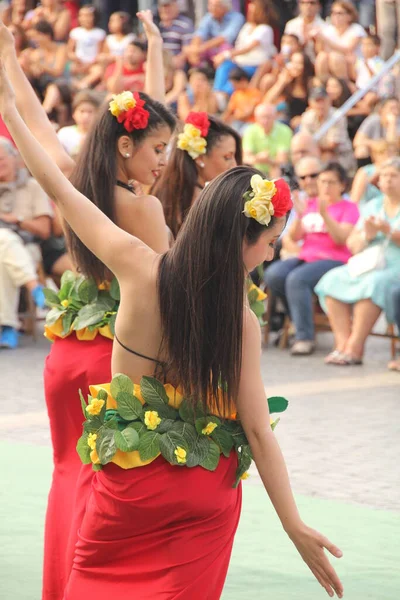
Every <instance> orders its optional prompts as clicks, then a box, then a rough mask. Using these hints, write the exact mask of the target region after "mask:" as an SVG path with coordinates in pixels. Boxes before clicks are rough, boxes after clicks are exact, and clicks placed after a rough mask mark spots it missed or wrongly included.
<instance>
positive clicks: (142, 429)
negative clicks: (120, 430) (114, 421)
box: [127, 421, 149, 437]
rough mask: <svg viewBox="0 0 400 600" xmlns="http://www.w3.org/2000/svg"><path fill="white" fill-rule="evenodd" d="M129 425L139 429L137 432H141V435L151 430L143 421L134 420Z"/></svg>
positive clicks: (136, 429)
mask: <svg viewBox="0 0 400 600" xmlns="http://www.w3.org/2000/svg"><path fill="white" fill-rule="evenodd" d="M127 427H128V428H130V427H132V429H134V430H135V431H137V433H138V434H139V437H141V436H142V435H144V434H145V433H147V432H148V431H149V430H148V429H147V427H146V425H145V424H144V423H142V422H141V421H134V422H133V423H129V425H128V426H127Z"/></svg>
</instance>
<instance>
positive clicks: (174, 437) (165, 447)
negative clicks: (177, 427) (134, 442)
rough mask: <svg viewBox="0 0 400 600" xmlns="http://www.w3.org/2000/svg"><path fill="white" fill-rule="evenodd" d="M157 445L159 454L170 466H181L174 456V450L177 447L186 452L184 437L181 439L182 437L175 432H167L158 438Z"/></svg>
mask: <svg viewBox="0 0 400 600" xmlns="http://www.w3.org/2000/svg"><path fill="white" fill-rule="evenodd" d="M159 444H160V452H161V454H162V455H163V457H164V458H165V460H166V461H168V462H169V463H171V464H172V465H178V464H183V463H178V461H177V460H176V456H175V450H176V448H177V447H178V446H180V447H181V448H183V449H184V450H186V451H187V450H188V447H187V443H186V440H185V438H184V437H182V435H180V434H179V433H177V432H176V431H168V432H167V433H164V434H163V435H161V436H160V439H159Z"/></svg>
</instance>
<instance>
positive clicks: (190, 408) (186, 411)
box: [179, 399, 206, 423]
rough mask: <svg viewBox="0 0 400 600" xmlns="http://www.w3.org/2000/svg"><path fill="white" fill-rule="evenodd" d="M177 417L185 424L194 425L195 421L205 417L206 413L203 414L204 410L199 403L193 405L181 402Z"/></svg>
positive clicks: (187, 401) (186, 401)
mask: <svg viewBox="0 0 400 600" xmlns="http://www.w3.org/2000/svg"><path fill="white" fill-rule="evenodd" d="M179 416H180V418H181V419H182V421H186V422H187V423H194V422H195V421H196V419H200V418H201V417H205V416H206V413H205V412H204V408H203V406H202V404H201V403H200V402H197V404H194V403H193V402H190V401H189V400H186V399H185V400H183V401H182V403H181V405H180V407H179Z"/></svg>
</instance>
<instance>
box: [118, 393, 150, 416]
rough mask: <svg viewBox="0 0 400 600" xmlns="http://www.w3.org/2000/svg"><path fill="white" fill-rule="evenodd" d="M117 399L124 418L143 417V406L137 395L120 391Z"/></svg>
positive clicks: (119, 410)
mask: <svg viewBox="0 0 400 600" xmlns="http://www.w3.org/2000/svg"><path fill="white" fill-rule="evenodd" d="M113 396H114V395H113ZM114 397H115V396H114ZM115 399H116V401H117V408H118V412H119V414H120V415H121V417H122V418H123V419H125V420H126V421H133V420H134V419H140V418H141V416H142V414H143V407H142V404H141V403H140V401H139V400H138V399H137V398H135V396H132V394H130V393H128V392H118V394H117V396H116V397H115Z"/></svg>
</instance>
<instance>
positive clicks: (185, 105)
mask: <svg viewBox="0 0 400 600" xmlns="http://www.w3.org/2000/svg"><path fill="white" fill-rule="evenodd" d="M191 111H195V112H206V113H208V114H209V115H215V114H217V112H218V99H217V96H216V94H215V92H213V89H212V83H211V77H210V72H209V70H208V69H207V68H205V69H202V68H200V67H196V68H193V69H190V71H189V85H188V87H187V88H186V90H185V91H184V92H182V93H181V94H180V95H179V97H178V117H179V118H180V119H181V120H182V121H184V120H185V119H186V117H187V116H188V114H189V113H190V112H191Z"/></svg>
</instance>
